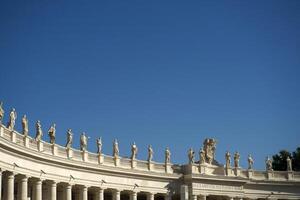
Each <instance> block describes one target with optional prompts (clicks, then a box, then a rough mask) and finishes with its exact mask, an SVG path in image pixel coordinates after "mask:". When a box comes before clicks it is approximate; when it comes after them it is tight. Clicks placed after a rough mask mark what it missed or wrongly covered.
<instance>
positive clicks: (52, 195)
mask: <svg viewBox="0 0 300 200" xmlns="http://www.w3.org/2000/svg"><path fill="white" fill-rule="evenodd" d="M56 193H57V190H56V182H55V181H53V182H51V183H50V200H56V195H57V194H56Z"/></svg>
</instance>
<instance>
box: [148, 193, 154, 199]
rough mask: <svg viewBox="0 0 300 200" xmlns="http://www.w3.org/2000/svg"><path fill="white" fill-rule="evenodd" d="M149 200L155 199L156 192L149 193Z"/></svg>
mask: <svg viewBox="0 0 300 200" xmlns="http://www.w3.org/2000/svg"><path fill="white" fill-rule="evenodd" d="M147 200H154V194H153V193H151V192H149V193H148V194H147Z"/></svg>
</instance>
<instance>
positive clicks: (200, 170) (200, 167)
mask: <svg viewBox="0 0 300 200" xmlns="http://www.w3.org/2000/svg"><path fill="white" fill-rule="evenodd" d="M205 168H206V166H205V164H200V165H199V173H200V174H205V173H206V169H205Z"/></svg>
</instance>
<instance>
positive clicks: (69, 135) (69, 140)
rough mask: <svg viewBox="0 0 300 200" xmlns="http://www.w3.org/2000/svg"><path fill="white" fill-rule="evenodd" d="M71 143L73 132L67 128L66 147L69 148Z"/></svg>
mask: <svg viewBox="0 0 300 200" xmlns="http://www.w3.org/2000/svg"><path fill="white" fill-rule="evenodd" d="M72 144H73V133H72V130H71V129H68V131H67V143H66V148H71V147H72Z"/></svg>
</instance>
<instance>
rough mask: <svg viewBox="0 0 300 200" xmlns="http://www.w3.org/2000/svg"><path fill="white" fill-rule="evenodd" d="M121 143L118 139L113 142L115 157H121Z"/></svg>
mask: <svg viewBox="0 0 300 200" xmlns="http://www.w3.org/2000/svg"><path fill="white" fill-rule="evenodd" d="M119 153H120V152H119V144H118V141H117V139H115V141H114V144H113V156H114V157H115V158H118V157H119Z"/></svg>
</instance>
